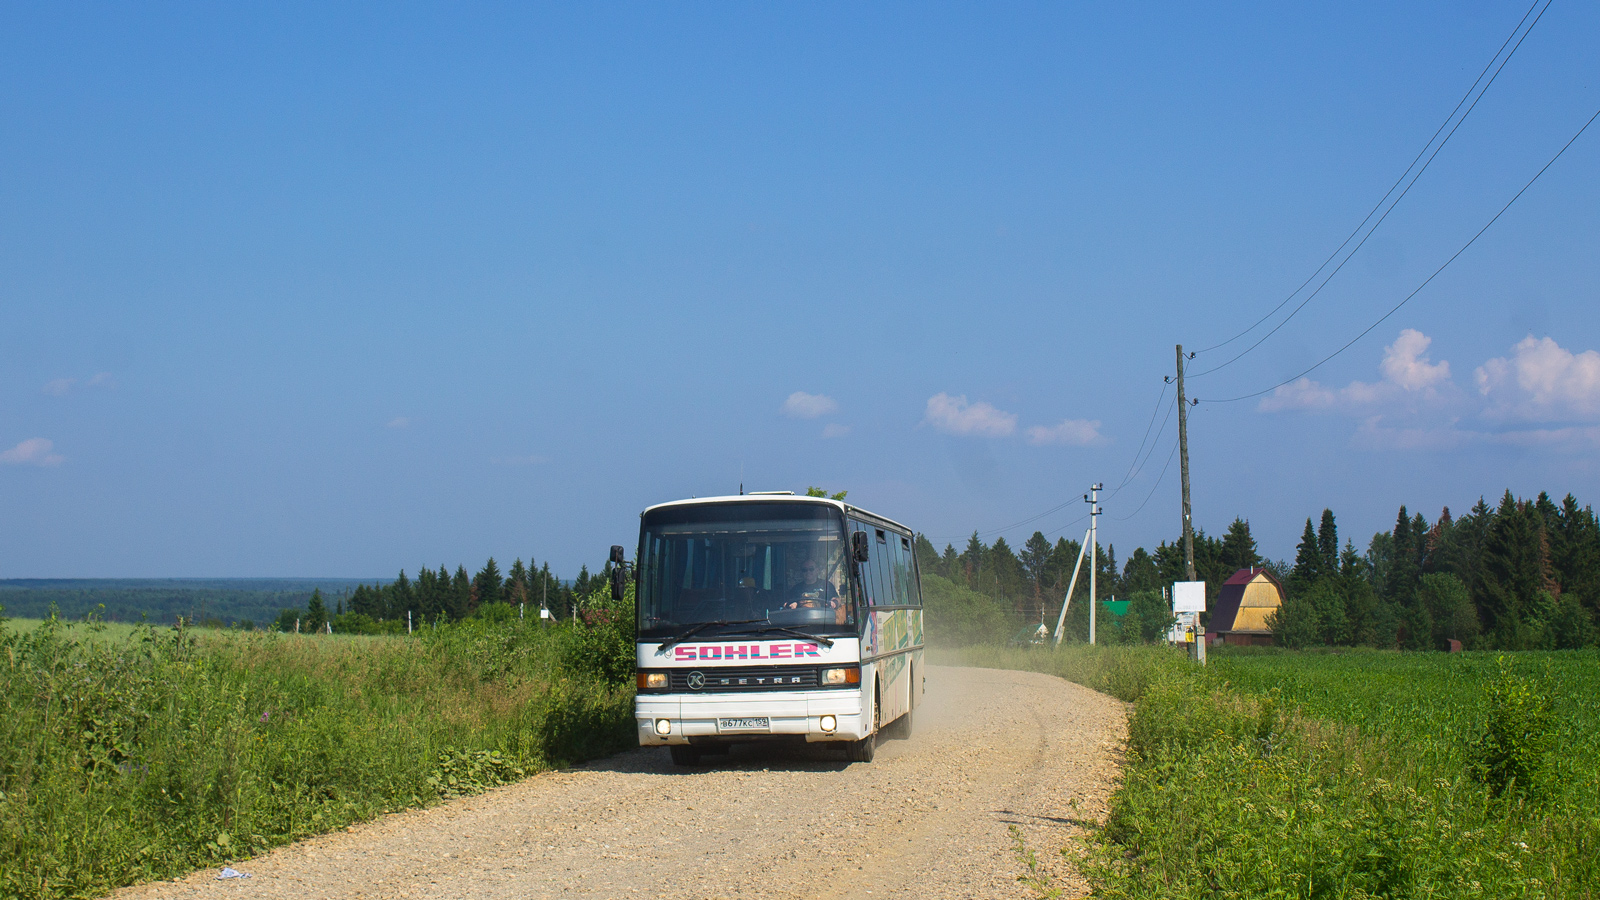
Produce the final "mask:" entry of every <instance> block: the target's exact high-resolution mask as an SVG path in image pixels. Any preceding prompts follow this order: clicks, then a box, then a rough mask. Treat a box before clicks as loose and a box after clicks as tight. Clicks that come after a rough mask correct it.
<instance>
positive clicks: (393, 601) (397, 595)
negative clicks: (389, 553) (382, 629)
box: [383, 569, 417, 619]
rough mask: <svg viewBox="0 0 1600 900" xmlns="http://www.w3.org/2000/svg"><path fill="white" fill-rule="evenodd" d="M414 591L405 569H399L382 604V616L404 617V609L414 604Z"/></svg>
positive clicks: (413, 606)
mask: <svg viewBox="0 0 1600 900" xmlns="http://www.w3.org/2000/svg"><path fill="white" fill-rule="evenodd" d="M416 602H417V601H416V593H415V591H413V590H412V586H411V579H409V578H407V577H406V570H405V569H401V570H400V575H399V576H398V577H397V578H395V580H394V582H393V583H391V584H390V585H389V592H388V600H387V602H386V603H385V604H384V614H383V617H384V618H386V619H404V618H405V617H406V611H407V610H411V609H414V608H415V606H416Z"/></svg>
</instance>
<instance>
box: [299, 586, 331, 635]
mask: <svg viewBox="0 0 1600 900" xmlns="http://www.w3.org/2000/svg"><path fill="white" fill-rule="evenodd" d="M326 624H328V606H327V604H325V603H324V602H323V601H322V589H321V588H313V589H312V591H311V599H310V600H309V601H307V602H306V616H305V620H304V621H303V622H301V624H300V630H301V631H302V632H318V631H321V630H322V626H324V625H326Z"/></svg>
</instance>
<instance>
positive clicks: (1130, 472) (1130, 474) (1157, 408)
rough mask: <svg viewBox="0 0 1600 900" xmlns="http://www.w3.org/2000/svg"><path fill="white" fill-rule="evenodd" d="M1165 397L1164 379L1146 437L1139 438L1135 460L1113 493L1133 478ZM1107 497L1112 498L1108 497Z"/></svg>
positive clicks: (1145, 429)
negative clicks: (1134, 470)
mask: <svg viewBox="0 0 1600 900" xmlns="http://www.w3.org/2000/svg"><path fill="white" fill-rule="evenodd" d="M1165 399H1167V382H1166V381H1165V380H1164V379H1163V380H1162V382H1161V394H1160V395H1159V396H1157V397H1156V406H1155V409H1152V410H1150V422H1149V424H1147V425H1145V426H1144V437H1142V438H1140V439H1139V449H1137V450H1135V451H1133V460H1132V461H1130V462H1129V463H1128V471H1127V474H1125V475H1123V476H1122V482H1121V483H1120V484H1118V485H1117V486H1116V487H1115V488H1112V490H1111V493H1112V494H1115V493H1116V492H1117V491H1120V490H1122V486H1123V485H1125V484H1127V483H1128V482H1129V481H1132V480H1133V469H1134V467H1135V466H1137V465H1138V464H1139V454H1141V453H1143V452H1144V445H1145V442H1146V441H1148V440H1150V429H1152V428H1154V427H1155V424H1156V416H1157V415H1159V414H1160V413H1161V401H1163V400H1165ZM1162 427H1163V428H1165V427H1166V425H1165V423H1163V424H1162ZM1107 499H1110V498H1109V497H1108V498H1107Z"/></svg>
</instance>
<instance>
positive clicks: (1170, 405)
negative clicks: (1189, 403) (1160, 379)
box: [1106, 397, 1178, 500]
mask: <svg viewBox="0 0 1600 900" xmlns="http://www.w3.org/2000/svg"><path fill="white" fill-rule="evenodd" d="M1177 408H1178V398H1177V397H1173V398H1172V402H1171V403H1168V404H1167V415H1166V417H1165V418H1163V419H1162V420H1161V428H1160V429H1158V430H1157V431H1156V439H1155V440H1153V441H1151V442H1150V449H1149V451H1147V452H1146V453H1145V455H1144V459H1143V460H1141V461H1140V462H1139V468H1138V469H1137V470H1136V471H1135V472H1134V473H1133V475H1132V477H1130V478H1129V479H1128V480H1127V481H1124V482H1123V483H1122V484H1119V485H1117V487H1116V489H1115V490H1113V491H1112V492H1111V493H1109V494H1107V495H1106V499H1107V500H1110V499H1112V498H1113V497H1115V496H1117V494H1119V493H1121V492H1122V489H1123V488H1124V487H1127V486H1128V485H1129V484H1131V483H1132V482H1133V480H1134V479H1135V478H1138V477H1139V473H1140V472H1143V471H1144V467H1145V466H1146V465H1147V464H1149V462H1150V457H1152V456H1154V455H1155V452H1156V447H1158V446H1160V444H1161V436H1162V435H1163V434H1166V433H1167V423H1168V422H1170V421H1172V411H1173V410H1175V409H1177Z"/></svg>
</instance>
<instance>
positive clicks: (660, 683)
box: [639, 672, 667, 691]
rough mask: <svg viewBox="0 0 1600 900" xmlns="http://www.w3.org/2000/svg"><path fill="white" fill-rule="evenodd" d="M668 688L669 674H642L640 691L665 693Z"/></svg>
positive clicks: (640, 676)
mask: <svg viewBox="0 0 1600 900" xmlns="http://www.w3.org/2000/svg"><path fill="white" fill-rule="evenodd" d="M666 688H667V673H665V672H640V673H639V690H641V691H663V690H666Z"/></svg>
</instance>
